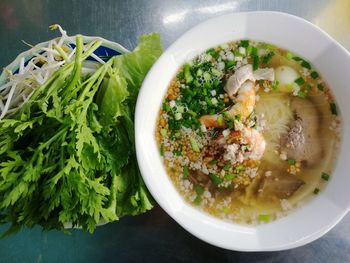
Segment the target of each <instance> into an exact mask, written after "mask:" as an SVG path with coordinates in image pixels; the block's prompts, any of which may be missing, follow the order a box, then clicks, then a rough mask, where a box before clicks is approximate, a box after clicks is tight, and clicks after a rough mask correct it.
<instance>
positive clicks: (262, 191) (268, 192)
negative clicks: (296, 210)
mask: <svg viewBox="0 0 350 263" xmlns="http://www.w3.org/2000/svg"><path fill="white" fill-rule="evenodd" d="M303 184H305V182H304V181H303V180H301V179H299V178H298V177H296V176H295V175H289V174H285V175H280V176H268V177H266V176H265V177H263V178H262V179H261V181H260V184H259V187H258V197H259V198H269V199H271V198H274V197H276V198H278V199H286V198H289V197H291V196H292V195H293V194H294V193H295V192H296V191H297V190H298V189H299V188H300V187H301V186H302V185H303Z"/></svg>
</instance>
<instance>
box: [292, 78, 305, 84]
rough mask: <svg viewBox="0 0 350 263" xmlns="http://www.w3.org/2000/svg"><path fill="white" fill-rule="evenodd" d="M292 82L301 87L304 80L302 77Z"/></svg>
mask: <svg viewBox="0 0 350 263" xmlns="http://www.w3.org/2000/svg"><path fill="white" fill-rule="evenodd" d="M294 82H295V83H296V84H298V85H299V86H301V85H303V84H304V83H305V80H304V79H303V78H302V77H300V78H297V79H296V80H294Z"/></svg>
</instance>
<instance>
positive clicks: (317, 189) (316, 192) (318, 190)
mask: <svg viewBox="0 0 350 263" xmlns="http://www.w3.org/2000/svg"><path fill="white" fill-rule="evenodd" d="M319 192H320V188H317V187H316V188H315V189H314V194H315V195H317V194H318V193H319Z"/></svg>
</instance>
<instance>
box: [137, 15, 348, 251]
mask: <svg viewBox="0 0 350 263" xmlns="http://www.w3.org/2000/svg"><path fill="white" fill-rule="evenodd" d="M240 39H252V40H260V41H265V42H269V43H272V44H276V45H277V46H280V47H283V48H286V49H288V50H291V51H293V52H295V53H296V54H299V55H301V56H302V57H304V58H306V59H307V60H309V61H310V62H311V63H312V64H313V65H314V66H315V67H316V69H317V70H318V71H319V72H320V73H321V74H322V76H323V77H324V79H326V81H327V82H328V83H329V85H330V87H331V88H332V89H333V91H334V94H335V96H336V99H337V102H338V104H339V107H340V111H341V113H342V116H343V122H344V123H343V124H344V126H343V135H342V144H341V149H340V153H339V158H338V161H337V165H336V169H335V171H334V173H333V176H332V179H331V180H330V182H329V183H328V185H327V187H326V189H325V190H324V191H323V192H322V193H320V194H319V195H318V196H317V197H315V198H314V199H312V200H311V201H310V202H308V203H306V204H305V205H304V206H302V207H301V208H299V209H297V210H295V211H293V212H292V213H291V214H290V215H288V216H287V217H284V218H282V219H279V220H277V221H274V222H271V223H269V224H264V225H259V226H243V225H238V224H234V223H229V222H225V221H223V220H220V219H217V218H214V217H212V216H210V215H207V214H205V213H203V212H200V211H199V210H197V209H196V208H194V207H192V206H191V205H189V204H187V203H186V202H185V201H184V200H183V198H182V197H181V196H180V195H179V194H178V192H177V190H176V189H175V187H174V186H173V184H172V182H171V181H170V179H169V178H168V176H167V174H166V172H165V169H164V167H163V164H162V161H161V158H160V155H159V151H158V147H157V144H156V140H155V136H154V134H155V128H156V127H155V124H156V118H157V115H158V111H159V109H160V106H161V102H162V100H163V96H164V95H165V92H166V90H167V87H168V84H169V82H170V80H171V79H172V78H173V76H174V75H175V73H176V71H177V70H178V68H179V67H180V66H181V65H182V64H183V63H184V62H185V61H187V60H189V59H191V58H193V57H194V56H196V55H198V54H199V53H201V52H202V51H204V50H206V49H208V48H210V47H213V46H216V45H218V44H221V43H225V42H228V41H234V40H240ZM349 99H350V55H349V53H348V52H347V51H346V50H345V49H344V48H343V47H342V46H340V45H339V44H338V43H337V42H336V41H334V40H333V39H332V38H331V37H330V36H328V35H327V34H326V33H324V32H323V31H322V30H320V29H319V28H317V27H316V26H314V25H312V24H311V23H309V22H307V21H305V20H303V19H301V18H298V17H295V16H292V15H288V14H284V13H276V12H251V13H236V14H229V15H225V16H221V17H218V18H214V19H211V20H208V21H206V22H204V23H202V24H199V25H198V26H196V27H194V28H193V29H191V30H189V31H188V32H187V33H185V34H184V35H183V36H182V37H180V38H179V39H178V40H177V41H176V42H175V43H174V44H173V45H172V46H171V47H169V48H168V49H167V50H166V51H165V52H164V53H163V55H162V56H161V57H160V59H159V60H158V61H157V62H156V64H155V65H154V66H153V68H152V69H151V70H150V72H149V73H148V75H147V77H146V79H145V81H144V83H143V86H142V88H141V91H140V94H139V97H138V102H137V108H136V120H135V122H136V147H137V157H138V161H139V166H140V169H141V172H142V175H143V178H144V181H145V183H146V185H147V187H148V189H149V190H150V192H151V193H152V195H153V196H154V198H155V199H156V201H157V202H158V203H159V205H160V206H161V207H162V208H163V209H164V210H165V211H166V212H167V213H168V214H169V215H170V216H171V217H172V218H174V219H175V220H176V221H177V222H178V223H179V224H180V225H181V226H183V227H184V228H185V229H186V230H188V231H189V232H191V233H192V234H193V235H195V236H197V237H198V238H200V239H202V240H204V241H206V242H208V243H211V244H213V245H216V246H219V247H222V248H227V249H232V250H240V251H274V250H283V249H290V248H294V247H298V246H301V245H304V244H307V243H309V242H311V241H313V240H315V239H317V238H319V237H321V236H322V235H324V234H325V233H326V232H327V231H329V230H330V229H331V228H332V227H333V226H334V225H336V224H337V223H338V222H339V221H340V220H341V219H342V218H343V217H344V215H345V214H346V213H347V212H348V210H349V207H350V195H349V185H350V176H349V170H350V161H349V156H350V123H349V121H350V119H349V117H348V116H350V105H349V102H348V101H349Z"/></svg>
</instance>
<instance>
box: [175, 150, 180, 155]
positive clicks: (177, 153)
mask: <svg viewBox="0 0 350 263" xmlns="http://www.w3.org/2000/svg"><path fill="white" fill-rule="evenodd" d="M174 155H175V156H181V155H182V151H180V150H175V151H174Z"/></svg>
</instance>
